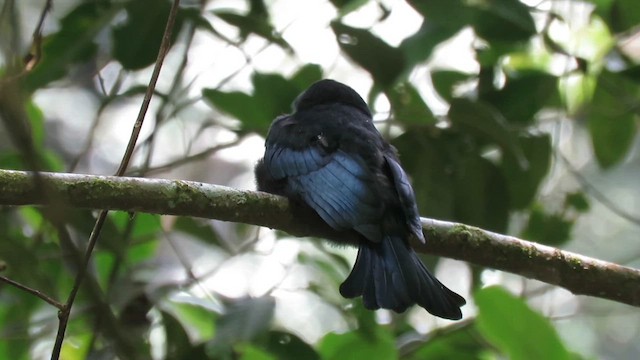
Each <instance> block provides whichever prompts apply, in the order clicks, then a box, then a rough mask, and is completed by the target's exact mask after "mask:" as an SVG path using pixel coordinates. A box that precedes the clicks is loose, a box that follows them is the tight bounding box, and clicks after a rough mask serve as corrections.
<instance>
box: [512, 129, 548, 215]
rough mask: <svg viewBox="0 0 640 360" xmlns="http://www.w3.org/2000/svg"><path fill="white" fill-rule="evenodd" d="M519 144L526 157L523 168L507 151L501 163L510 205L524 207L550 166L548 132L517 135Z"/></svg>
mask: <svg viewBox="0 0 640 360" xmlns="http://www.w3.org/2000/svg"><path fill="white" fill-rule="evenodd" d="M517 140H518V142H519V146H520V148H521V149H522V151H523V153H524V156H525V157H526V159H527V163H528V166H527V167H526V168H525V169H523V168H522V167H520V165H519V164H518V160H517V159H516V158H515V157H514V156H513V155H511V154H510V153H507V154H506V155H505V156H504V159H503V161H502V164H501V168H502V171H503V173H504V176H505V179H506V181H507V186H508V189H509V199H510V207H511V208H512V209H524V208H526V207H527V206H529V205H530V204H531V202H532V201H533V199H534V198H535V196H536V193H537V191H538V187H540V184H541V183H542V180H543V179H544V178H545V177H546V176H547V173H548V172H549V168H550V166H551V137H550V136H549V135H548V134H541V135H525V136H520V137H518V139H517Z"/></svg>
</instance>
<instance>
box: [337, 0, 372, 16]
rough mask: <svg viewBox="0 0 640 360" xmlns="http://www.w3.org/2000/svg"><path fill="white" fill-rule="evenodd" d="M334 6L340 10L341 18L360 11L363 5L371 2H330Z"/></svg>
mask: <svg viewBox="0 0 640 360" xmlns="http://www.w3.org/2000/svg"><path fill="white" fill-rule="evenodd" d="M329 1H330V2H331V4H333V6H335V7H336V9H338V12H339V14H340V16H345V15H347V14H349V13H350V12H353V11H355V10H358V9H359V8H360V7H361V6H362V5H365V4H366V3H368V2H369V0H329Z"/></svg>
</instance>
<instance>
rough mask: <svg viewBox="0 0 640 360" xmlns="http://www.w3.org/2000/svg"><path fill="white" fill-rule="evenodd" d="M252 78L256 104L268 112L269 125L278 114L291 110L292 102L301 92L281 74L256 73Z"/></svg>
mask: <svg viewBox="0 0 640 360" xmlns="http://www.w3.org/2000/svg"><path fill="white" fill-rule="evenodd" d="M251 80H252V81H253V88H254V92H253V98H254V100H255V102H256V103H255V105H256V106H257V107H258V108H259V109H261V110H262V111H263V112H264V113H267V114H268V116H269V122H268V124H269V125H270V124H271V120H273V119H275V118H276V116H278V115H282V114H284V113H288V112H290V110H291V103H292V102H293V100H294V99H295V98H296V97H297V96H298V94H299V93H300V89H298V87H296V86H295V84H294V83H293V82H291V81H289V80H287V79H285V78H284V77H283V76H282V75H280V74H264V73H254V74H253V77H252V79H251Z"/></svg>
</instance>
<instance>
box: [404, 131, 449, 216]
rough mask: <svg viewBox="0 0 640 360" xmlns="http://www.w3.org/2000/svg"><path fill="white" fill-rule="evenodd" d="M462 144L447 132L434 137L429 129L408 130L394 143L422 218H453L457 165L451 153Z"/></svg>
mask: <svg viewBox="0 0 640 360" xmlns="http://www.w3.org/2000/svg"><path fill="white" fill-rule="evenodd" d="M459 141H460V140H459V138H457V137H454V136H450V135H449V134H448V133H445V132H443V133H440V134H433V133H432V132H430V131H429V129H414V130H412V131H407V132H405V133H404V134H402V135H400V136H399V137H397V138H395V139H393V140H392V144H393V146H395V147H396V148H397V149H398V153H399V154H400V160H401V161H402V167H403V168H404V169H405V171H406V172H407V174H409V177H410V179H411V182H412V185H413V190H414V192H415V195H416V201H417V202H418V210H419V211H420V214H421V215H423V216H428V217H433V218H440V219H452V218H453V217H454V208H455V206H454V185H453V179H452V169H454V168H456V167H457V166H456V163H455V159H453V158H451V157H450V156H449V153H450V151H452V148H453V147H455V146H456V145H457V144H458V142H459Z"/></svg>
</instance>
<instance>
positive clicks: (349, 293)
mask: <svg viewBox="0 0 640 360" xmlns="http://www.w3.org/2000/svg"><path fill="white" fill-rule="evenodd" d="M340 294H342V296H344V297H346V298H354V297H358V296H362V301H363V303H364V306H365V307H366V308H367V309H371V310H375V309H379V308H383V309H390V310H393V311H395V312H403V311H405V310H406V309H407V308H408V307H409V306H411V305H413V304H418V305H420V306H422V307H423V308H424V309H425V310H427V311H428V312H429V313H431V314H433V315H435V316H439V317H441V318H445V319H451V320H458V319H460V318H462V313H461V311H460V307H461V306H462V305H464V304H465V303H466V301H465V300H464V298H463V297H462V296H460V295H458V294H456V293H455V292H453V291H451V290H449V289H448V288H447V287H446V286H444V285H443V284H442V283H441V282H440V281H438V279H436V277H435V276H433V275H431V273H430V272H429V270H427V268H426V267H425V266H424V264H423V263H422V261H420V258H418V255H417V254H416V253H415V252H414V251H413V249H411V248H410V247H409V245H407V244H406V243H405V241H404V240H403V239H402V238H400V237H393V236H386V237H385V238H384V239H382V241H381V242H379V243H374V242H369V241H363V242H362V243H361V244H360V247H359V249H358V257H357V258H356V263H355V265H354V266H353V270H351V274H349V276H348V277H347V279H346V280H345V281H344V282H343V283H342V285H340Z"/></svg>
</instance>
